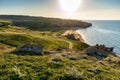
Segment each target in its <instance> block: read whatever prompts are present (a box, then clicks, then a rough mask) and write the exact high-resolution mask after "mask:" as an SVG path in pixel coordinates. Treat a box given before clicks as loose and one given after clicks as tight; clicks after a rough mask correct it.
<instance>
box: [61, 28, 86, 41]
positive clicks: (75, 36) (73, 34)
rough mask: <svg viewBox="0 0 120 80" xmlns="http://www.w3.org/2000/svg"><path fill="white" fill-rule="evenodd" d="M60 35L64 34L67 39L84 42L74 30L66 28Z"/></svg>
mask: <svg viewBox="0 0 120 80" xmlns="http://www.w3.org/2000/svg"><path fill="white" fill-rule="evenodd" d="M62 36H66V37H67V38H68V39H71V40H77V41H80V42H84V39H83V38H82V36H81V35H80V34H79V33H78V32H76V30H67V31H65V32H64V33H63V34H62Z"/></svg>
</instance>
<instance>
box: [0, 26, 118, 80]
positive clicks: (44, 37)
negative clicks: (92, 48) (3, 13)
mask: <svg viewBox="0 0 120 80" xmlns="http://www.w3.org/2000/svg"><path fill="white" fill-rule="evenodd" d="M60 34H61V32H51V31H34V30H30V29H27V28H21V27H17V26H9V27H8V26H6V27H5V26H3V27H0V80H120V76H119V74H120V58H118V57H113V56H108V57H106V58H105V59H103V60H97V59H96V58H95V57H91V56H88V55H86V54H85V53H82V51H83V50H84V49H85V48H87V47H89V45H88V44H86V43H82V42H80V41H74V40H69V39H67V38H66V37H63V36H61V35H60ZM25 43H37V44H41V45H43V46H44V51H56V50H57V48H59V47H64V48H68V49H69V51H71V52H72V53H68V52H69V51H68V52H65V51H61V52H57V53H55V54H49V55H42V56H41V55H24V56H23V55H17V54H16V53H15V52H14V50H15V49H16V47H18V46H20V45H23V44H25Z"/></svg>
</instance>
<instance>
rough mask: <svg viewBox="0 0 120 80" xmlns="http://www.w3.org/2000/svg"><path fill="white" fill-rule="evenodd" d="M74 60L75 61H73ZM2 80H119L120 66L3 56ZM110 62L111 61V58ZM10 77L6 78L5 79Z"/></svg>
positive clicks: (54, 56) (0, 56)
mask: <svg viewBox="0 0 120 80" xmlns="http://www.w3.org/2000/svg"><path fill="white" fill-rule="evenodd" d="M71 57H74V58H76V60H71ZM0 59H1V60H0V80H6V79H7V80H8V79H9V80H18V79H20V80H30V79H31V80H79V79H80V80H119V79H120V77H119V73H120V65H119V64H118V63H117V61H118V60H119V59H116V62H114V63H111V62H109V61H103V62H104V63H105V64H106V65H103V64H101V63H99V61H97V60H96V59H95V58H91V57H89V56H88V59H83V57H82V55H80V54H70V55H68V54H65V53H63V54H51V55H47V56H29V55H26V56H18V55H15V54H12V53H1V54H0ZM110 59H111V58H110ZM6 74H7V75H6Z"/></svg>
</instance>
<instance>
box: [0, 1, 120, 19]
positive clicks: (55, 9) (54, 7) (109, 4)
mask: <svg viewBox="0 0 120 80" xmlns="http://www.w3.org/2000/svg"><path fill="white" fill-rule="evenodd" d="M73 1H76V0H73ZM80 1H81V4H80V6H79V8H78V9H77V10H76V11H75V12H74V13H71V14H70V13H69V12H65V11H64V10H63V9H62V8H61V5H60V0H0V15H30V16H44V17H55V18H68V19H80V20H81V19H85V20H120V0H80ZM68 4H69V3H68ZM72 6H74V5H72Z"/></svg>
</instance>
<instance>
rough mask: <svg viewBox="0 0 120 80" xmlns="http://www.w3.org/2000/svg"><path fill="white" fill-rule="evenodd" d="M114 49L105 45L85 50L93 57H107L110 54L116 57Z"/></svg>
mask: <svg viewBox="0 0 120 80" xmlns="http://www.w3.org/2000/svg"><path fill="white" fill-rule="evenodd" d="M113 49H114V47H106V46H105V45H98V44H97V45H95V46H92V47H89V48H87V49H85V50H84V52H85V53H87V54H88V55H91V56H97V57H98V56H101V57H107V56H108V55H109V54H112V55H115V53H114V52H113Z"/></svg>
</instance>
